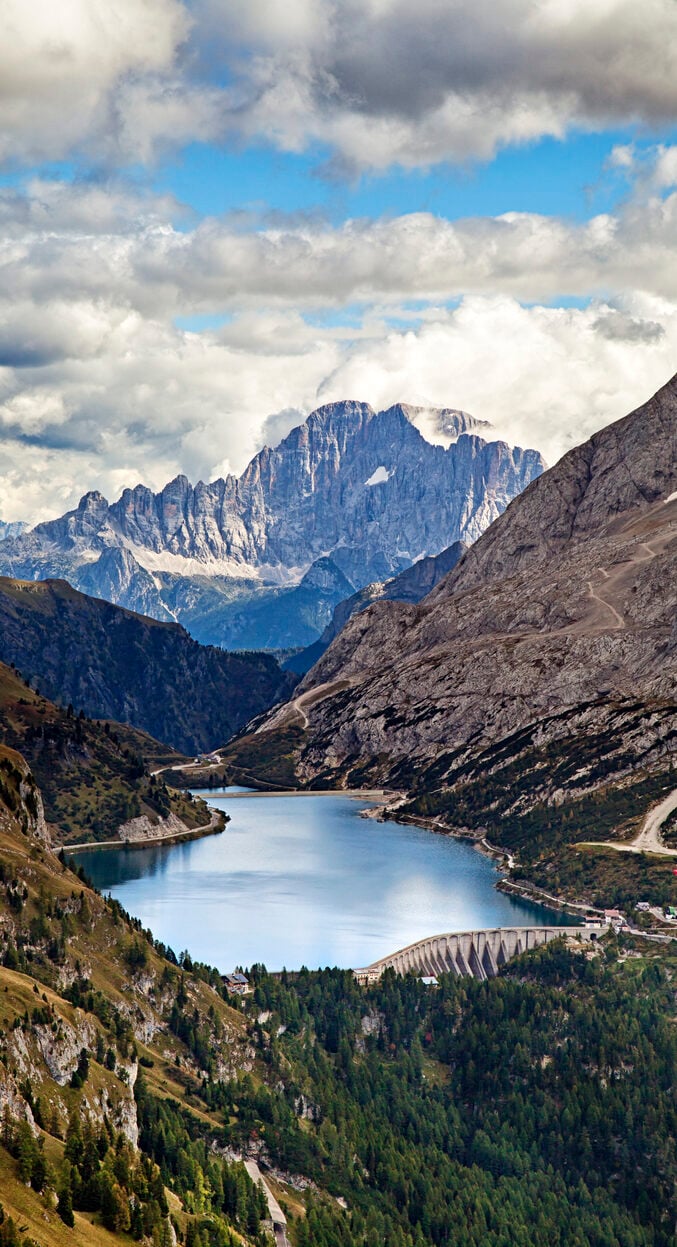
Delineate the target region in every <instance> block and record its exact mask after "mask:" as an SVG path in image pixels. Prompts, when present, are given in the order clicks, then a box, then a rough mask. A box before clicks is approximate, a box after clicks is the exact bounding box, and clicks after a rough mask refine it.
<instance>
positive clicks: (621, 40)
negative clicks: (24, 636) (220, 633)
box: [0, 0, 677, 520]
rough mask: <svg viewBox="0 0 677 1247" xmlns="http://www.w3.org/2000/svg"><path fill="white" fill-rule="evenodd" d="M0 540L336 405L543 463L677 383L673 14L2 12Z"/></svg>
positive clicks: (344, 8) (372, 9)
mask: <svg viewBox="0 0 677 1247" xmlns="http://www.w3.org/2000/svg"><path fill="white" fill-rule="evenodd" d="M7 29H8V30H11V33H12V38H11V39H5V40H4V41H3V46H2V48H0V75H2V80H3V82H4V83H5V87H6V89H5V94H4V96H3V102H2V105H1V106H0V221H1V237H0V242H1V249H0V263H1V264H2V281H0V437H2V440H3V452H4V453H3V465H2V466H0V516H2V518H5V519H13V518H25V519H29V520H35V519H39V518H43V517H45V516H47V515H51V514H54V513H56V512H59V511H62V510H63V509H64V508H65V507H66V506H68V505H72V503H73V502H74V501H77V497H78V496H79V493H80V492H82V489H83V488H84V487H88V488H100V489H101V490H102V491H103V492H104V493H106V494H107V495H109V496H110V495H114V494H116V493H117V492H118V491H119V490H120V489H121V488H122V487H123V486H124V485H127V484H130V483H134V482H135V481H136V480H138V479H143V480H145V481H147V482H148V483H149V484H151V485H153V486H156V487H158V486H161V485H162V484H163V482H164V481H165V480H166V479H168V478H169V477H170V476H171V475H174V474H175V473H176V472H178V471H185V472H187V474H188V475H189V476H191V477H192V478H193V479H197V478H198V477H203V478H205V479H206V478H210V477H214V476H215V475H218V474H221V473H224V472H227V471H230V470H233V471H240V470H241V469H242V468H243V466H244V465H245V463H246V462H247V460H248V458H249V457H250V456H251V454H253V453H254V452H255V451H256V450H257V449H258V448H259V447H260V445H261V444H262V442H263V441H264V440H266V439H269V440H270V439H274V438H275V437H278V436H280V435H281V434H282V433H284V431H285V430H286V429H288V428H289V427H291V425H292V424H293V423H296V422H298V421H299V420H301V419H303V418H304V416H305V415H306V414H307V413H308V412H309V411H310V410H312V408H313V407H315V406H317V405H319V404H320V403H322V402H326V401H332V400H335V399H337V398H357V399H363V400H367V401H370V402H372V403H373V404H374V405H375V406H379V405H385V404H389V403H391V402H395V401H398V400H402V401H409V402H414V403H420V404H421V405H440V406H442V405H444V406H452V407H462V408H465V409H467V410H470V411H472V412H473V413H474V414H476V415H477V416H479V417H480V418H483V419H488V420H490V421H491V422H492V423H493V424H494V426H495V429H496V435H497V436H504V437H505V438H507V439H508V440H510V441H513V442H517V443H520V444H523V445H527V444H528V445H534V446H537V447H538V448H539V449H541V450H542V451H543V453H544V454H545V455H546V457H547V458H548V459H549V460H550V461H551V462H552V461H553V460H554V459H556V458H557V457H558V455H560V454H561V453H562V452H563V451H564V450H566V449H567V447H569V446H570V445H572V444H573V443H574V442H576V441H578V440H580V439H581V438H583V437H585V436H588V435H589V434H590V433H591V432H592V431H593V430H594V429H595V428H598V427H600V425H602V424H604V423H606V422H608V421H609V420H611V419H614V418H616V417H617V416H621V415H623V414H624V413H625V412H626V411H627V410H629V409H630V408H632V407H633V406H634V405H636V404H637V403H639V402H641V401H642V400H643V399H645V398H646V397H647V396H648V395H649V394H650V393H651V392H652V391H653V390H655V389H656V388H657V387H658V386H659V385H660V384H661V383H663V382H664V381H666V380H667V379H668V378H669V376H670V375H671V373H672V372H673V371H674V366H675V356H676V354H677V265H676V264H675V251H676V249H677V195H676V188H677V80H676V77H675V74H674V57H673V54H672V49H673V48H674V46H675V42H676V41H677V7H676V6H675V5H674V3H673V0H645V3H644V5H643V6H642V8H641V10H640V9H639V7H638V6H637V5H636V3H635V2H634V0H632V2H631V0H604V3H602V2H601V0H585V2H584V0H558V2H557V3H554V2H553V0H536V3H533V0H494V3H493V4H492V5H486V6H478V5H477V4H475V3H474V2H473V0H455V3H454V4H440V3H439V0H419V3H418V5H417V6H416V8H415V10H414V9H412V7H411V6H410V5H409V4H406V3H405V2H404V0H360V2H359V3H357V0H287V3H286V4H285V6H280V5H279V4H278V3H275V2H274V0H249V2H248V4H247V5H246V6H245V5H243V4H240V3H239V0H238V2H236V0H190V2H188V0H144V3H143V4H139V3H138V0H118V3H117V4H116V5H115V6H110V5H108V4H106V3H104V0H61V2H60V4H59V5H58V6H49V5H46V4H45V5H40V6H39V11H36V10H35V9H34V8H33V7H32V6H26V5H25V3H21V2H20V0H7Z"/></svg>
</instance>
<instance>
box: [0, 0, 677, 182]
mask: <svg viewBox="0 0 677 1247" xmlns="http://www.w3.org/2000/svg"><path fill="white" fill-rule="evenodd" d="M3 35H4V37H3V41H2V45H1V46H0V112H1V115H2V127H1V130H0V160H2V159H11V158H15V159H18V160H37V159H41V158H49V159H52V160H53V159H57V158H60V157H64V156H68V155H69V154H71V153H72V152H74V151H81V152H82V151H84V152H86V153H87V154H88V155H89V157H90V158H91V159H95V160H99V161H102V162H104V163H109V164H110V163H120V162H122V163H125V162H127V161H129V160H134V161H137V160H140V161H146V160H148V159H150V158H151V156H152V154H153V152H154V151H155V150H156V149H157V147H158V145H159V146H162V145H163V144H167V143H169V144H176V143H179V144H180V143H183V142H187V141H189V140H190V139H193V138H195V139H201V140H207V141H210V140H215V139H224V140H226V139H229V138H238V139H245V140H249V139H252V138H255V139H263V140H264V141H266V142H270V143H272V144H273V145H275V146H277V147H278V148H280V149H281V150H284V151H302V150H304V149H305V148H307V147H308V146H310V145H313V144H318V143H320V144H322V145H324V146H325V147H326V148H327V149H328V151H329V153H330V158H331V159H333V161H334V162H335V164H336V166H337V167H344V168H348V169H377V170H378V169H384V168H386V167H388V166H389V165H392V164H393V163H397V164H400V165H402V166H404V167H414V166H421V165H422V166H427V165H431V164H435V163H437V162H439V161H445V160H455V161H458V160H460V161H465V160H468V159H475V158H480V159H486V158H488V157H490V156H491V155H492V154H493V153H494V152H495V151H496V149H497V147H499V146H502V145H505V144H508V143H515V142H518V143H519V142H523V141H525V140H530V139H534V138H537V137H539V136H542V135H555V136H558V137H561V136H562V135H564V134H565V133H566V132H567V130H568V129H569V128H570V127H572V126H582V127H588V128H593V129H604V128H606V127H608V126H613V125H618V124H619V123H625V122H634V121H639V122H648V123H649V124H654V123H656V122H659V123H660V122H663V121H666V120H671V119H674V117H675V114H676V112H677V78H676V76H675V73H674V55H673V49H674V46H675V42H676V40H677V8H676V6H675V5H674V3H673V0H644V3H643V4H642V5H641V6H639V5H637V3H636V0H601V2H600V0H597V2H596V3H594V4H590V3H589V0H541V2H540V3H538V4H534V3H533V2H532V0H493V2H492V3H491V4H477V3H475V0H455V2H454V3H449V2H448V0H419V3H417V4H416V5H415V6H412V5H411V4H410V3H409V2H408V0H406V2H405V0H359V2H358V0H288V2H287V3H286V4H285V5H283V6H281V5H280V4H279V3H276V0H248V3H247V4H233V3H232V0H193V3H191V4H188V3H183V4H182V3H181V2H180V0H116V4H115V5H111V4H110V3H107V2H105V0H60V3H59V5H58V6H56V5H54V4H53V3H50V2H49V0H37V3H34V4H32V5H27V4H25V3H24V2H23V0H6V3H5V6H4V13H3Z"/></svg>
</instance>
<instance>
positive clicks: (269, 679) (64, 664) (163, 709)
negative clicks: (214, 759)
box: [0, 578, 294, 753]
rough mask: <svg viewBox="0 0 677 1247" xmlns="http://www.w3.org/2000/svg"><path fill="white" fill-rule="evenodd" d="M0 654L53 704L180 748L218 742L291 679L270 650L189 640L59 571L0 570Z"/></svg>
mask: <svg viewBox="0 0 677 1247" xmlns="http://www.w3.org/2000/svg"><path fill="white" fill-rule="evenodd" d="M0 659H2V660H3V661H5V662H7V663H15V664H16V666H17V667H18V669H19V670H20V671H21V672H22V674H23V675H24V676H25V677H26V678H29V679H31V680H32V681H33V683H35V682H38V683H39V685H40V689H41V691H42V692H43V693H44V694H45V695H46V696H47V697H49V698H51V699H52V700H54V701H58V702H59V703H60V704H61V705H63V706H67V705H68V703H69V702H70V703H71V704H72V705H73V706H74V707H76V709H80V708H82V709H83V710H84V711H85V713H86V714H87V715H91V716H92V717H94V718H100V719H113V720H117V721H118V722H120V723H131V724H133V725H134V726H135V727H138V728H142V729H143V730H144V731H146V732H149V733H150V734H151V735H152V736H155V737H156V739H158V740H161V741H164V742H166V743H169V744H171V745H173V746H174V747H175V748H177V749H181V750H183V751H184V752H187V753H198V752H201V751H203V750H209V749H212V748H214V747H215V746H217V745H220V744H223V743H224V742H225V741H226V740H227V739H228V738H229V737H230V736H231V735H232V734H233V732H235V731H237V729H238V728H239V727H241V726H242V724H243V723H246V722H247V720H248V719H249V718H251V717H252V715H255V714H260V713H261V712H262V711H264V710H266V709H267V708H268V707H269V706H271V705H273V704H274V703H275V702H277V701H279V700H280V699H282V698H283V697H285V696H286V695H287V694H288V693H289V691H290V689H291V688H292V687H293V683H294V678H293V677H292V676H291V675H287V674H285V673H283V672H282V671H281V670H280V668H279V666H278V664H277V662H276V661H275V659H273V658H272V657H270V656H267V655H265V654H249V655H246V654H226V653H224V652H223V651H222V650H219V649H214V648H212V647H206V646H201V645H198V643H197V642H196V641H193V640H192V639H191V637H189V636H188V634H187V633H186V632H184V630H183V628H181V627H180V626H179V625H178V624H175V623H171V624H169V623H158V622H156V621H155V620H152V619H146V618H144V617H143V616H141V615H135V614H132V613H131V612H130V611H126V610H123V609H122V608H121V607H119V606H112V605H111V604H110V603H109V602H102V601H99V600H98V599H97V598H90V597H86V596H85V595H84V594H82V593H77V592H76V590H74V589H72V588H71V587H70V585H68V584H66V583H65V582H64V581H41V582H39V583H37V584H36V583H34V582H32V581H28V582H27V581H15V580H9V579H3V578H0Z"/></svg>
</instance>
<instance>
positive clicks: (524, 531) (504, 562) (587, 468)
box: [437, 375, 677, 595]
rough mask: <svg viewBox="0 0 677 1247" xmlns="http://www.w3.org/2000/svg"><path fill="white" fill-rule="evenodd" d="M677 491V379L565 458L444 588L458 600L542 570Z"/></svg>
mask: <svg viewBox="0 0 677 1247" xmlns="http://www.w3.org/2000/svg"><path fill="white" fill-rule="evenodd" d="M675 489H677V375H676V376H675V377H673V378H672V379H671V380H670V381H669V382H668V383H667V385H664V386H663V387H662V389H660V390H659V391H658V392H657V393H656V394H655V395H654V396H653V398H651V399H650V400H649V402H647V403H645V404H643V406H641V407H639V408H638V409H637V410H635V411H633V412H631V413H630V414H629V415H627V416H625V417H623V419H621V420H618V421H616V422H615V423H614V424H610V425H607V426H606V428H603V429H600V431H599V432H598V433H595V434H594V435H593V437H591V438H590V440H589V441H587V442H584V443H583V445H581V446H576V447H575V448H574V449H573V450H570V451H569V452H568V454H566V455H564V457H563V458H562V459H560V461H559V462H558V463H557V464H555V466H554V467H553V468H551V469H550V470H549V471H548V472H546V473H545V474H543V475H542V476H540V477H539V478H538V479H537V480H534V481H533V482H532V483H531V484H530V485H529V487H528V488H527V489H526V490H525V491H524V493H523V494H522V495H521V496H520V497H519V499H516V500H515V501H514V502H513V503H512V504H511V505H510V506H509V507H508V508H507V509H506V511H505V513H504V514H503V515H502V516H501V517H500V519H498V520H497V521H496V523H495V524H494V525H493V526H492V529H491V531H490V532H488V533H487V534H486V536H485V537H484V538H483V540H482V542H481V543H478V545H476V546H475V547H473V549H472V550H471V551H470V552H469V554H468V555H467V557H466V558H465V559H464V560H463V563H462V565H461V566H460V567H459V568H458V569H457V570H456V571H454V572H453V573H452V575H451V576H450V577H449V579H448V580H447V581H444V582H443V583H442V584H441V585H440V587H439V589H438V590H437V593H438V594H440V595H444V594H445V593H455V592H458V591H460V590H465V589H468V588H471V587H473V586H475V585H477V584H482V583H487V582H488V581H490V580H494V579H497V578H500V577H501V576H504V575H509V574H511V573H514V572H517V571H522V570H524V569H526V568H527V567H529V566H534V567H535V566H540V565H542V564H544V563H545V562H547V560H548V559H549V558H551V557H553V556H554V555H555V554H556V553H557V552H558V551H559V550H560V549H561V548H562V547H563V546H564V545H565V544H566V543H568V542H570V541H572V540H579V539H584V538H585V537H588V536H592V535H596V534H599V533H601V532H602V531H603V530H605V529H607V528H608V527H609V526H610V525H612V524H613V523H614V521H615V520H616V518H617V517H620V516H625V515H627V513H628V512H633V511H636V512H641V511H644V510H647V509H648V508H649V507H651V506H652V505H653V504H654V503H655V502H657V501H659V500H661V499H663V500H664V499H666V498H668V497H669V496H670V494H671V493H673V491H674V490H675Z"/></svg>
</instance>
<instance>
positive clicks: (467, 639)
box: [259, 378, 677, 820]
mask: <svg viewBox="0 0 677 1247" xmlns="http://www.w3.org/2000/svg"><path fill="white" fill-rule="evenodd" d="M676 618H677V378H674V379H673V380H672V381H671V382H670V383H669V384H668V385H667V386H665V387H664V388H663V389H662V390H661V391H659V393H658V394H657V395H655V396H654V398H653V399H651V400H650V401H649V402H648V403H646V404H645V405H644V406H643V407H641V408H639V409H638V410H637V411H635V412H633V413H632V414H631V415H630V416H628V417H626V418H625V419H623V420H621V421H619V422H617V423H616V424H614V425H611V426H609V427H608V428H606V429H603V430H602V431H601V432H599V433H597V434H596V435H595V436H594V437H593V438H591V439H590V441H589V442H587V443H585V445H583V446H580V447H578V448H576V449H575V450H573V451H571V452H570V453H569V454H568V455H566V456H565V457H564V458H563V459H562V460H561V461H560V462H559V463H558V464H557V465H556V466H555V467H554V468H552V469H551V470H550V471H549V472H546V473H545V474H544V475H543V476H541V477H540V478H539V479H538V480H537V481H535V482H534V483H533V484H532V485H530V486H529V488H528V489H527V490H526V491H525V492H524V493H523V494H522V495H521V496H520V497H519V498H517V499H516V500H515V501H514V502H512V503H511V504H510V506H509V507H508V508H507V510H506V512H505V514H503V515H502V516H501V517H500V518H498V519H497V520H496V521H495V523H494V524H493V525H492V527H491V528H490V529H489V531H488V532H487V533H485V534H484V536H482V537H481V538H480V539H479V540H478V541H477V543H476V544H475V545H473V546H472V547H471V549H470V550H468V551H467V552H466V553H465V555H464V556H463V557H462V559H461V560H460V562H459V563H458V564H457V565H456V567H455V568H453V569H452V570H451V571H450V573H449V574H448V575H447V576H446V577H445V578H444V579H443V580H442V581H441V582H440V583H439V584H438V585H437V586H436V587H435V588H434V589H433V590H432V592H431V593H430V594H429V595H428V596H427V597H425V598H424V599H423V600H422V601H421V602H420V603H419V604H418V605H415V604H414V605H410V604H406V603H401V602H391V601H385V600H379V601H376V602H375V603H373V604H372V605H371V606H369V607H368V608H367V609H365V610H363V611H361V612H359V613H358V614H355V615H353V617H352V618H351V619H349V620H348V622H347V623H346V625H345V627H344V628H343V629H342V631H341V632H340V633H339V635H338V636H337V637H336V639H335V640H334V641H333V642H332V644H331V645H330V646H329V648H328V650H327V651H326V653H325V654H324V655H323V656H322V657H321V658H320V660H319V662H318V663H317V664H316V665H315V666H314V667H313V668H312V669H311V671H310V672H309V673H308V675H306V677H305V679H304V681H303V683H302V684H301V685H300V687H299V688H298V689H297V690H295V695H294V700H293V702H291V703H290V704H289V705H288V706H287V707H285V708H283V709H281V710H278V711H276V712H274V713H273V714H272V716H269V717H268V719H267V720H266V721H265V722H264V723H263V724H262V725H261V726H260V727H259V732H263V731H269V732H272V733H273V734H274V733H275V732H277V731H279V729H280V727H286V728H290V727H296V728H297V729H298V731H299V732H301V738H300V746H299V749H298V753H297V773H298V775H299V777H300V778H301V779H302V780H304V781H306V782H314V783H319V782H322V783H326V784H330V783H332V782H337V783H339V784H342V783H346V782H347V783H349V784H350V783H357V782H360V783H362V782H365V779H369V781H370V782H374V781H381V782H383V781H385V782H387V783H390V784H393V785H395V786H401V787H404V788H407V789H409V790H410V791H412V790H416V789H419V790H421V791H422V790H425V792H426V793H427V794H428V797H429V798H430V794H431V793H433V792H434V793H437V794H439V793H440V792H441V791H442V790H444V789H445V788H448V789H450V790H454V791H456V790H460V789H459V785H460V787H461V788H464V785H465V786H466V787H467V785H468V784H469V783H470V780H471V778H472V777H474V779H473V783H475V791H476V792H478V791H479V788H478V785H480V786H481V787H482V792H483V794H484V796H483V797H482V798H481V800H480V798H479V797H477V809H479V808H480V806H481V805H482V801H484V802H485V805H484V806H483V807H482V808H483V809H484V816H485V817H489V815H487V810H489V812H490V809H491V808H498V806H499V805H500V803H501V801H503V800H504V794H505V793H507V792H508V791H512V792H513V793H515V794H517V795H515V796H514V800H515V801H516V802H518V803H519V801H521V802H522V803H523V805H524V808H529V804H530V803H531V804H533V803H534V802H535V801H537V800H544V801H546V802H548V801H553V802H555V803H556V802H557V801H558V800H560V798H561V793H562V791H564V790H567V791H568V792H572V791H574V790H577V789H580V790H581V791H585V790H587V789H590V790H594V789H595V786H596V785H599V784H601V783H606V782H607V781H608V780H609V779H610V777H611V776H614V775H615V776H616V778H617V779H618V780H619V782H621V781H622V782H623V783H626V782H627V783H630V782H632V781H633V776H636V774H638V773H639V772H642V773H643V774H648V773H650V772H651V770H652V768H653V767H659V768H660V767H668V768H669V767H670V765H671V762H672V760H674V759H675V756H676V752H677V749H676V743H677V628H676V626H675V619H676ZM508 760H509V763H510V766H511V767H512V768H513V771H514V773H513V771H511V772H510V777H509V779H508V778H505V779H504V781H502V783H501V784H498V782H496V783H495V785H494V788H492V787H491V784H490V783H489V780H488V776H490V775H492V774H494V772H495V773H496V774H498V773H499V772H501V767H504V766H505V765H506V764H507V761H508ZM501 773H502V772H501ZM506 775H507V772H506ZM527 781H528V782H527ZM520 785H522V787H520ZM464 791H465V789H464ZM558 794H560V795H559V796H558ZM430 799H432V798H430ZM435 800H438V798H437V797H436V798H435ZM487 802H488V804H486V803H487ZM492 803H493V805H492ZM459 808H461V806H459ZM462 808H463V810H464V813H463V815H462V817H463V818H464V819H466V820H468V819H470V817H471V814H470V813H468V805H467V802H466V806H463V807H462ZM459 817H460V815H459Z"/></svg>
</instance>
